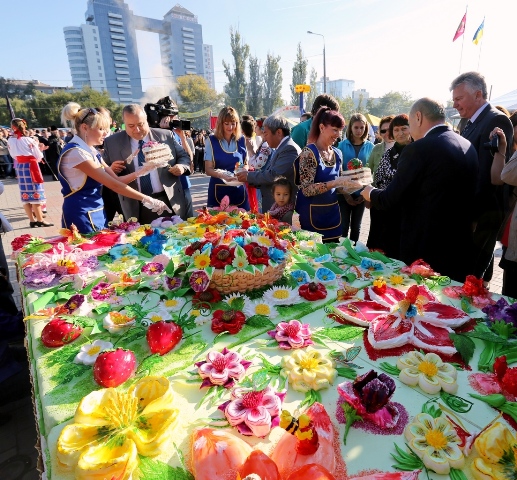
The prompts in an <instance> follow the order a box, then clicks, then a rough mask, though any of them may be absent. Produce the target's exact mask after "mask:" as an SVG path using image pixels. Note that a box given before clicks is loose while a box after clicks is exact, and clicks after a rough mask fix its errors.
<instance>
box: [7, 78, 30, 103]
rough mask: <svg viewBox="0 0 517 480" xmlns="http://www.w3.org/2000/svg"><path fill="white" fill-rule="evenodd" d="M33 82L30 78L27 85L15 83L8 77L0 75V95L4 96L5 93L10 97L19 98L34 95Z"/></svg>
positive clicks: (24, 98)
mask: <svg viewBox="0 0 517 480" xmlns="http://www.w3.org/2000/svg"><path fill="white" fill-rule="evenodd" d="M34 85H35V84H34V82H33V81H32V80H31V81H30V82H28V83H27V85H20V84H17V83H15V81H14V80H12V79H10V78H4V77H0V96H1V97H3V98H5V96H6V95H8V96H9V99H11V98H21V99H22V100H26V99H28V98H30V97H31V96H32V95H34V92H35V87H34Z"/></svg>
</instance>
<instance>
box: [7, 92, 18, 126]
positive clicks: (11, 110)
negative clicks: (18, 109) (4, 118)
mask: <svg viewBox="0 0 517 480" xmlns="http://www.w3.org/2000/svg"><path fill="white" fill-rule="evenodd" d="M5 99H6V100H7V110H9V114H10V115H11V120H13V119H14V118H16V115H15V114H14V110H13V106H12V105H11V102H10V100H9V97H8V96H7V95H6V96H5Z"/></svg>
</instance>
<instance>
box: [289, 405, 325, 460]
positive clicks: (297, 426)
mask: <svg viewBox="0 0 517 480" xmlns="http://www.w3.org/2000/svg"><path fill="white" fill-rule="evenodd" d="M280 427H281V428H283V429H284V430H285V431H287V432H289V433H290V434H291V435H294V436H295V437H296V439H297V443H296V451H297V452H298V453H300V454H301V455H311V454H313V453H315V452H316V451H317V450H318V447H319V439H318V432H317V431H316V427H315V426H314V423H313V422H312V420H311V419H310V417H309V416H308V415H305V414H302V415H300V416H299V417H298V418H296V417H293V416H292V415H291V414H290V413H289V412H288V411H287V410H282V413H281V415H280Z"/></svg>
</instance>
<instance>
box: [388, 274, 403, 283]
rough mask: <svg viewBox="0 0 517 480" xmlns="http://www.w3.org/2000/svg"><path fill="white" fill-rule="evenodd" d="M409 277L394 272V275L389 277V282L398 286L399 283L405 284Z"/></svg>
mask: <svg viewBox="0 0 517 480" xmlns="http://www.w3.org/2000/svg"><path fill="white" fill-rule="evenodd" d="M406 279H407V277H406V276H405V275H399V274H396V273H394V274H393V275H390V277H389V278H388V282H389V283H390V285H393V286H397V285H404V283H405V282H406Z"/></svg>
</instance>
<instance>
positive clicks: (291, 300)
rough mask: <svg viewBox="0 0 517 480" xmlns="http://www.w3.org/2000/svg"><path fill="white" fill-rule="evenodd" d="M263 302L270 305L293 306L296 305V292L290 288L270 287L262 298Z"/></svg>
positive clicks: (297, 299)
mask: <svg viewBox="0 0 517 480" xmlns="http://www.w3.org/2000/svg"><path fill="white" fill-rule="evenodd" d="M263 299H264V302H267V303H269V304H271V305H293V304H295V303H298V302H299V300H300V296H299V295H298V291H297V290H295V289H294V288H291V287H281V286H280V287H272V288H270V289H269V290H267V291H266V292H264V296H263Z"/></svg>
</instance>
